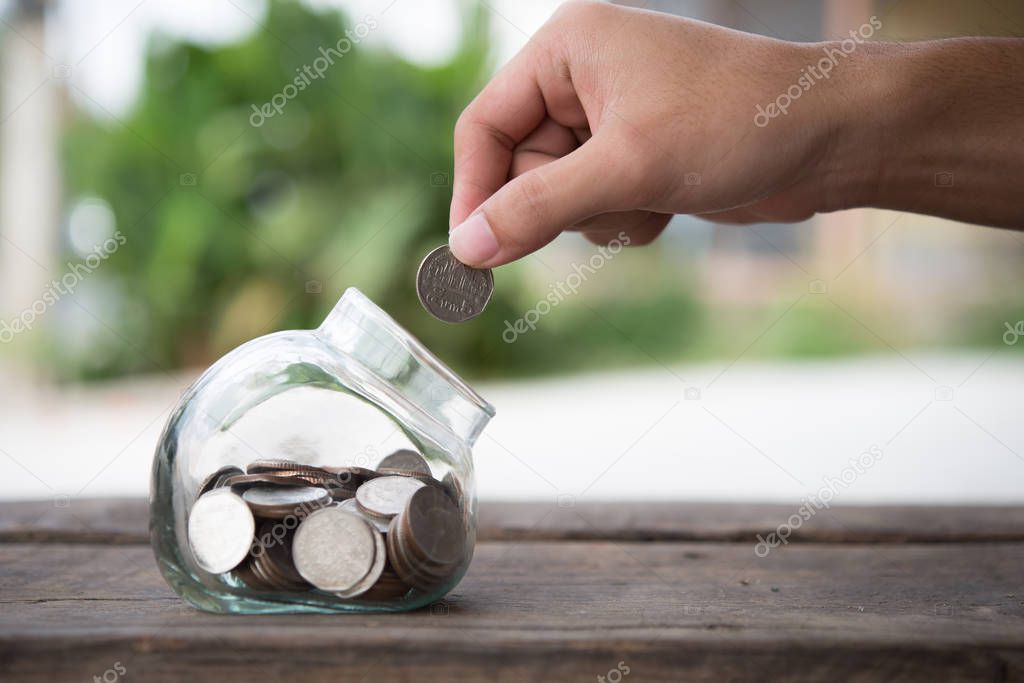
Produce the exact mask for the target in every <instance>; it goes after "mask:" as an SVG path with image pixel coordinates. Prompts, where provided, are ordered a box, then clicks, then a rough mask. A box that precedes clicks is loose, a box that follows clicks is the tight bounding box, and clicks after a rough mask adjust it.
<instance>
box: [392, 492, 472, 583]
mask: <svg viewBox="0 0 1024 683" xmlns="http://www.w3.org/2000/svg"><path fill="white" fill-rule="evenodd" d="M401 523H402V524H404V525H405V529H404V530H405V531H407V532H408V533H407V534H404V535H403V538H404V539H406V540H408V545H409V549H410V551H412V553H413V554H414V555H415V556H417V557H419V558H421V559H423V560H425V561H427V562H431V563H434V564H437V565H442V566H450V565H455V564H457V563H458V562H459V560H461V559H462V556H463V553H464V552H465V546H466V530H465V527H464V526H463V524H462V516H461V515H460V514H459V508H458V507H457V506H456V505H455V503H453V502H452V499H451V498H449V497H448V494H447V493H446V492H445V491H444V490H442V489H440V488H437V487H434V486H425V487H423V488H422V489H420V490H419V491H416V492H415V493H414V494H413V495H412V497H411V498H409V505H408V507H407V508H406V510H405V513H404V514H403V515H402V520H401Z"/></svg>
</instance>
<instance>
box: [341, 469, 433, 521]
mask: <svg viewBox="0 0 1024 683" xmlns="http://www.w3.org/2000/svg"><path fill="white" fill-rule="evenodd" d="M424 486H426V484H424V483H423V482H422V481H420V480H419V479H414V478H413V477H402V476H395V475H391V476H386V477H377V478H376V479H371V480H370V481H368V482H366V483H365V484H363V485H362V486H360V487H359V490H358V491H356V502H357V503H359V509H361V510H362V511H363V512H365V513H367V514H370V515H373V516H374V517H380V518H382V519H390V518H392V517H394V516H395V515H397V514H398V513H399V512H401V511H402V510H404V509H405V504H406V503H407V502H409V498H410V497H411V496H412V494H414V493H416V491H417V490H418V489H420V488H423V487H424Z"/></svg>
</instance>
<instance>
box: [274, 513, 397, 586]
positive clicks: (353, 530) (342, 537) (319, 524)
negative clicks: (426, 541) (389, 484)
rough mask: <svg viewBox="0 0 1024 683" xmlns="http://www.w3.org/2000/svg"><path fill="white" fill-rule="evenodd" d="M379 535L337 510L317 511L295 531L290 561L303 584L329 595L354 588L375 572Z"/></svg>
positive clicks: (362, 523) (366, 523) (363, 523)
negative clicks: (303, 580) (307, 583)
mask: <svg viewBox="0 0 1024 683" xmlns="http://www.w3.org/2000/svg"><path fill="white" fill-rule="evenodd" d="M379 536H380V534H378V533H377V531H376V530H375V529H374V528H373V527H372V526H370V524H369V523H368V522H367V521H366V520H364V519H363V518H362V517H360V516H359V515H354V514H352V513H351V512H346V511H345V510H342V509H341V508H339V507H329V508H324V509H322V510H317V511H316V512H314V513H313V514H311V515H310V516H309V517H307V518H306V519H305V520H303V522H302V524H300V525H299V528H298V529H296V530H295V539H294V541H293V542H292V560H294V562H295V569H296V570H297V571H298V572H299V574H300V575H301V576H302V578H304V579H305V580H306V581H309V582H310V583H311V584H313V585H314V586H316V587H317V588H319V589H321V590H325V591H331V592H342V591H348V590H352V589H353V588H355V587H356V586H357V585H358V584H359V582H360V581H362V580H363V579H364V578H366V575H367V574H369V573H370V571H371V570H372V569H373V568H374V566H375V564H376V561H377V541H378V538H379Z"/></svg>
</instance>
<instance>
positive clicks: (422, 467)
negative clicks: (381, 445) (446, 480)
mask: <svg viewBox="0 0 1024 683" xmlns="http://www.w3.org/2000/svg"><path fill="white" fill-rule="evenodd" d="M377 470H378V471H380V472H384V473H385V474H408V475H414V474H423V475H426V476H428V477H429V476H430V465H428V464H427V461H426V460H425V459H424V458H423V456H422V455H420V454H419V453H417V452H416V451H414V450H411V449H408V448H402V449H400V450H397V451H395V452H394V453H392V454H391V455H387V456H384V459H383V460H381V461H380V462H379V463H377Z"/></svg>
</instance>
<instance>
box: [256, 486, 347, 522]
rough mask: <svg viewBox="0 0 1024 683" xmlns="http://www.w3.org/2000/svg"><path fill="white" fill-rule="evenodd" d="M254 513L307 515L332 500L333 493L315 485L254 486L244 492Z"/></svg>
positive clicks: (281, 516)
mask: <svg viewBox="0 0 1024 683" xmlns="http://www.w3.org/2000/svg"><path fill="white" fill-rule="evenodd" d="M242 498H243V499H244V500H245V502H246V503H248V504H249V507H251V508H252V511H253V514H255V515H257V516H259V517H266V518H269V519H284V518H285V517H287V516H288V515H305V514H306V513H307V512H309V511H310V510H312V509H314V508H317V507H320V506H322V505H325V504H327V503H329V502H331V494H330V493H328V492H327V491H326V490H324V489H322V488H319V487H315V486H254V487H252V488H251V489H248V490H247V491H246V492H245V493H243V494H242Z"/></svg>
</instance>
